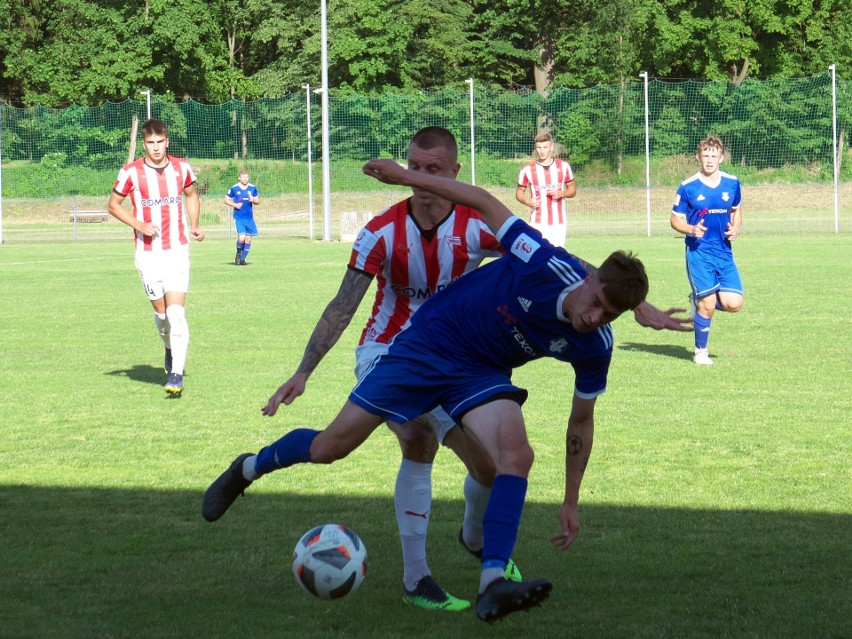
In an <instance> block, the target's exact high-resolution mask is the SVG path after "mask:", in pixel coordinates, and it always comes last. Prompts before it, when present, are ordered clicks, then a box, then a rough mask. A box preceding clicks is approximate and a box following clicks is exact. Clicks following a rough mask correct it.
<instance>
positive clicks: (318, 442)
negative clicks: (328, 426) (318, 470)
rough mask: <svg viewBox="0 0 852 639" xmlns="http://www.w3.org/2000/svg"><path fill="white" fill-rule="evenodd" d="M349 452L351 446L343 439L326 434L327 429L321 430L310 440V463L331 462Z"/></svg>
mask: <svg viewBox="0 0 852 639" xmlns="http://www.w3.org/2000/svg"><path fill="white" fill-rule="evenodd" d="M351 452H352V448H351V446H349V445H347V442H346V441H345V440H342V439H340V438H338V437H335V436H333V435H328V434H327V431H322V432H320V434H319V435H317V436H316V437H315V438H314V441H313V442H311V463H312V464H331V463H333V462H336V461H337V460H339V459H343V458H344V457H346V456H347V455H348V454H349V453H351Z"/></svg>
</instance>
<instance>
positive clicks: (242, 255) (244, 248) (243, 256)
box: [240, 244, 251, 262]
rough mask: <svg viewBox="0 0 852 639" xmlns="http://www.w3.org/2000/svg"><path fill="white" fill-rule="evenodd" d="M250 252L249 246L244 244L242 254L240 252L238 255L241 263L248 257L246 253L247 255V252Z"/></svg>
mask: <svg viewBox="0 0 852 639" xmlns="http://www.w3.org/2000/svg"><path fill="white" fill-rule="evenodd" d="M250 250H251V244H246V245H245V246H244V247H243V252H242V254H241V255H240V259H241V260H243V261H244V262H245V259H246V258H247V257H248V253H249V251H250Z"/></svg>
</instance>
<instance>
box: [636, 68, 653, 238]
mask: <svg viewBox="0 0 852 639" xmlns="http://www.w3.org/2000/svg"><path fill="white" fill-rule="evenodd" d="M639 77H640V78H642V80H643V84H644V88H645V214H646V216H647V218H648V237H651V129H650V126H649V113H648V72H647V71H643V72H642V73H640V74H639Z"/></svg>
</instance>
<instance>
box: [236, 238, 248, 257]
mask: <svg viewBox="0 0 852 639" xmlns="http://www.w3.org/2000/svg"><path fill="white" fill-rule="evenodd" d="M245 247H246V244H245V242H240V241H239V240H237V253H239V254H240V255H242V254H243V249H244V248H245Z"/></svg>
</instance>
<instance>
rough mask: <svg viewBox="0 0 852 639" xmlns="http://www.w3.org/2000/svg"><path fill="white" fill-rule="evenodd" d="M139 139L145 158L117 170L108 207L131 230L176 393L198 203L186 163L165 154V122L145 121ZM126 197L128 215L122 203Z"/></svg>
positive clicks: (185, 341)
mask: <svg viewBox="0 0 852 639" xmlns="http://www.w3.org/2000/svg"><path fill="white" fill-rule="evenodd" d="M142 139H143V144H144V147H145V156H144V157H142V158H139V159H138V160H136V161H134V162H131V163H130V164H127V165H125V166H124V167H122V169H121V170H120V171H119V173H118V178H117V179H116V181H115V184H114V185H113V188H112V194H111V195H110V198H109V204H108V208H109V212H110V213H111V214H112V215H113V216H114V217H115V218H116V219H118V220H119V221H121V222H124V223H125V224H127V225H128V226H129V227H131V228H132V229H133V241H134V243H135V245H136V268H137V270H138V271H139V277H140V278H141V279H142V285H143V287H144V288H145V293H146V294H147V295H148V299H149V300H150V301H151V305H152V306H153V307H154V322H155V324H156V326H157V331H158V332H159V334H160V337H161V338H162V340H163V343H164V344H165V347H166V361H165V368H166V372H167V373H168V378H167V380H166V384H165V386H164V388H165V390H166V391H167V392H169V393H174V394H180V393H181V392H182V390H183V371H184V365H185V363H186V353H187V349H188V347H189V326H188V324H187V322H186V308H185V307H186V294H187V291H188V290H189V238H190V237H193V238H195V239H196V240H198V241H199V242H200V241H201V240H203V239H204V231H202V230H201V229H199V228H198V218H199V214H200V211H201V202H200V199H199V197H198V192H197V191H196V189H195V182H196V178H195V173H193V171H192V168H191V167H190V166H189V163H188V162H187V161H186V160H184V159H182V158H175V157H172V156H170V155H169V154H168V149H169V136H168V129H167V128H166V125H165V124H164V123H163V122H161V121H160V120H147V121H146V122H145V123H144V124H143V125H142ZM128 195H129V196H130V200H131V203H132V204H133V213H130V212H129V211H128V210H127V209H126V208H124V206H122V203H123V202H124V200H125V198H126V197H127V196H128ZM184 197H185V198H186V206H185V207H184ZM187 218H188V219H187Z"/></svg>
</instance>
